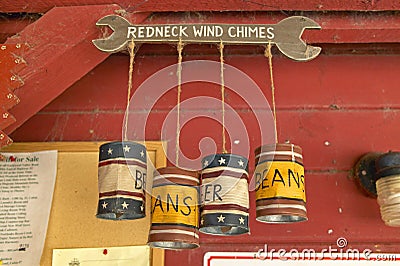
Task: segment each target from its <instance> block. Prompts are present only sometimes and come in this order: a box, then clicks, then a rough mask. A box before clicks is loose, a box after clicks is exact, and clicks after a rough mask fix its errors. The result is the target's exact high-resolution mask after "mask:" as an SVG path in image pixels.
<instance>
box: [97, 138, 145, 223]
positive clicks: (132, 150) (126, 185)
mask: <svg viewBox="0 0 400 266" xmlns="http://www.w3.org/2000/svg"><path fill="white" fill-rule="evenodd" d="M146 176H147V163H146V147H145V146H144V145H142V144H140V143H136V142H130V141H124V142H120V141H116V142H110V143H105V144H103V145H101V146H100V153H99V165H98V188H99V203H98V207H97V215H96V217H97V218H102V219H109V220H130V219H138V218H143V217H145V186H146Z"/></svg>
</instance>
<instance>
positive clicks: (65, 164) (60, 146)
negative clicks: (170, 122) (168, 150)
mask: <svg viewBox="0 0 400 266" xmlns="http://www.w3.org/2000/svg"><path fill="white" fill-rule="evenodd" d="M101 144H103V142H36V143H35V142H30V143H14V144H12V145H11V146H9V147H6V148H3V149H2V150H1V151H2V152H34V151H43V150H58V165H57V178H56V184H55V189H54V195H53V203H52V208H51V213H50V220H49V226H48V230H47V236H46V241H45V246H44V250H43V254H42V258H41V263H40V264H41V265H43V266H50V265H51V262H52V250H53V249H62V248H93V247H117V246H133V245H146V243H147V238H148V232H149V229H150V202H151V201H150V199H149V198H147V200H146V217H145V218H142V219H138V220H128V221H126V220H125V221H111V220H103V219H98V218H96V216H95V215H96V211H97V203H98V188H97V168H98V167H97V164H98V153H99V146H100V145H101ZM146 147H147V152H148V160H151V161H152V163H153V165H154V167H156V168H158V167H164V166H166V157H165V153H164V150H163V143H162V142H146ZM148 165H150V164H148ZM152 172H153V169H151V168H148V177H150V178H151V175H152ZM148 196H149V195H147V197H148ZM151 253H152V254H151V258H150V259H151V265H154V266H159V265H164V252H163V250H161V249H152V252H151Z"/></svg>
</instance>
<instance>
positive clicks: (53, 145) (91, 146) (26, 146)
mask: <svg viewBox="0 0 400 266" xmlns="http://www.w3.org/2000/svg"><path fill="white" fill-rule="evenodd" d="M104 143H106V141H97V142H93V141H78V142H77V141H70V142H68V141H63V142H57V141H56V142H16V143H15V142H14V143H13V144H12V145H11V146H8V147H5V148H3V149H2V150H1V151H3V152H7V151H18V152H34V151H38V150H40V151H47V150H57V151H58V152H98V151H99V147H100V145H102V144H104ZM162 146H163V142H162V141H146V148H147V149H148V150H149V151H154V152H156V153H159V154H161V155H160V156H161V157H160V158H164V157H165V156H163V153H164V151H163V147H162ZM156 159H157V158H156ZM164 160H165V159H162V160H160V161H158V162H159V164H160V165H162V164H163V163H165V161H164Z"/></svg>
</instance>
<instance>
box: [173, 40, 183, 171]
mask: <svg viewBox="0 0 400 266" xmlns="http://www.w3.org/2000/svg"><path fill="white" fill-rule="evenodd" d="M183 46H184V44H183V43H182V40H181V39H180V38H179V42H178V46H177V50H178V69H177V72H176V75H177V76H178V95H177V109H178V110H177V118H176V144H175V165H176V166H178V161H179V138H180V134H181V132H180V127H181V124H180V112H181V92H182V84H181V83H182V50H183Z"/></svg>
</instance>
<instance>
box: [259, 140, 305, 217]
mask: <svg viewBox="0 0 400 266" xmlns="http://www.w3.org/2000/svg"><path fill="white" fill-rule="evenodd" d="M255 156H256V169H255V172H254V178H255V183H256V219H257V221H260V222H266V223H294V222H301V221H306V220H307V209H306V194H305V179H304V166H303V155H302V149H301V148H300V147H299V146H297V145H294V144H272V145H264V146H261V147H259V148H257V149H256V151H255Z"/></svg>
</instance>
